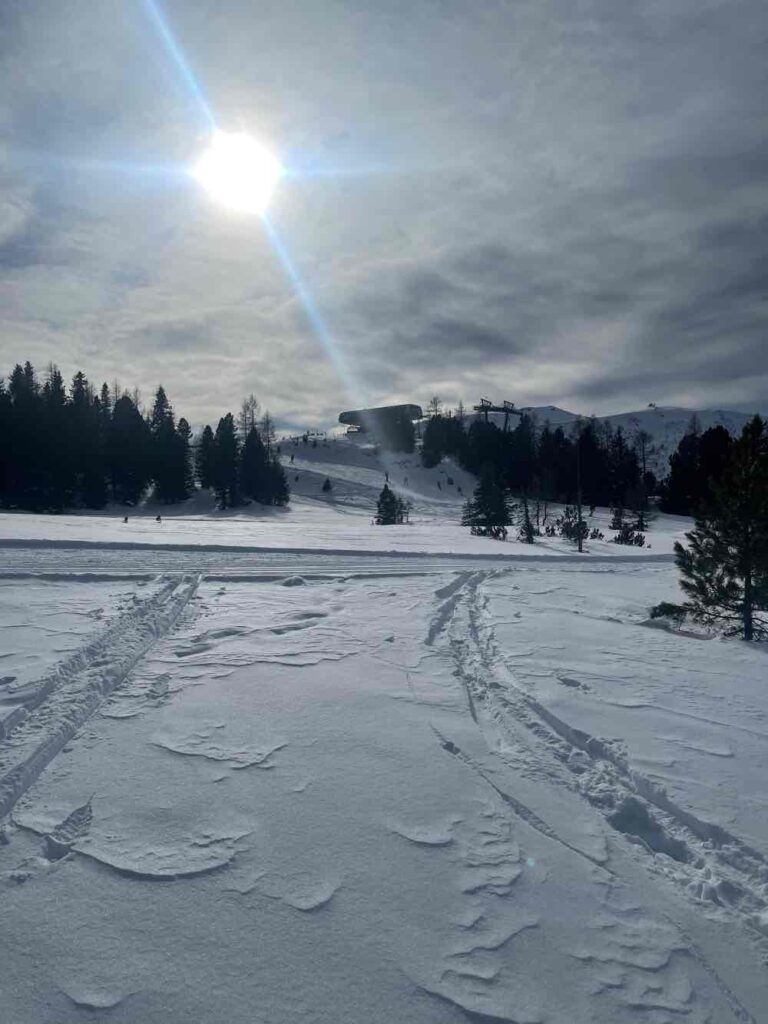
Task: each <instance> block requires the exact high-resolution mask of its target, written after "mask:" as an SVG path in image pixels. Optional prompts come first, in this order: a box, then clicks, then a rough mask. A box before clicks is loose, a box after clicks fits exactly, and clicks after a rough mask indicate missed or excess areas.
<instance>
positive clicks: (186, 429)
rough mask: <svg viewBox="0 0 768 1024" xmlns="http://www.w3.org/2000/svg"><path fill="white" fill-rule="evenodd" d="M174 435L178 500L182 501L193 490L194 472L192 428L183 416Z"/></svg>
mask: <svg viewBox="0 0 768 1024" xmlns="http://www.w3.org/2000/svg"><path fill="white" fill-rule="evenodd" d="M176 434H177V435H178V443H177V449H178V463H179V470H178V482H179V500H181V501H183V500H184V499H185V498H188V497H189V496H190V495H191V494H192V493H193V491H194V489H195V470H194V466H193V463H192V428H191V427H190V425H189V423H188V422H187V420H186V419H185V418H184V417H183V416H181V417H180V418H179V422H178V425H177V427H176Z"/></svg>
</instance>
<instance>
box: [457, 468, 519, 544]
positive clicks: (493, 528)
mask: <svg viewBox="0 0 768 1024" xmlns="http://www.w3.org/2000/svg"><path fill="white" fill-rule="evenodd" d="M515 508H516V506H514V505H513V504H512V501H511V499H510V497H509V494H508V492H507V491H505V490H504V489H503V488H502V487H501V485H500V484H499V483H498V481H497V480H496V478H495V477H494V475H493V473H492V472H491V471H490V470H489V469H486V470H484V471H483V473H482V475H481V477H480V481H479V483H478V485H477V487H476V488H475V490H474V494H473V495H472V497H471V498H470V499H469V500H468V501H467V503H466V505H465V506H464V511H463V513H462V517H461V525H462V526H469V527H470V528H471V532H472V533H473V534H474V535H475V536H478V537H493V538H494V539H495V540H506V539H507V532H508V531H507V527H508V526H510V525H511V523H512V516H513V513H514V511H515Z"/></svg>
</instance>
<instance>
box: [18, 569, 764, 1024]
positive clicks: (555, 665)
mask: <svg viewBox="0 0 768 1024" xmlns="http://www.w3.org/2000/svg"><path fill="white" fill-rule="evenodd" d="M126 557H127V556H126ZM378 561H379V562H381V561H382V560H381V559H379V560H378ZM376 563H377V560H376V559H375V558H371V564H370V572H369V573H367V574H366V573H364V572H362V571H360V565H359V560H358V562H357V563H355V572H350V573H346V572H345V567H344V561H343V559H338V560H337V574H336V575H335V576H334V575H333V574H328V573H324V574H322V575H321V576H316V577H315V576H311V575H307V576H306V577H300V576H296V575H292V574H290V572H286V573H284V574H283V576H282V578H281V577H280V575H279V574H276V576H275V578H274V579H271V580H270V579H268V578H262V577H258V576H254V577H253V578H252V579H250V580H248V581H239V582H233V581H224V580H222V579H218V580H215V579H206V578H202V579H200V578H199V577H197V576H184V577H180V576H179V575H174V576H171V577H161V578H159V579H157V580H155V581H154V582H152V583H150V584H144V585H143V586H139V585H138V584H135V592H134V595H133V598H132V599H131V600H127V599H126V597H125V588H126V586H128V584H126V583H121V584H120V586H119V587H118V586H117V584H115V583H107V582H104V583H101V584H98V583H88V584H87V586H86V585H85V584H82V583H79V584H73V583H71V582H59V583H53V582H49V583H47V584H46V585H45V586H46V590H45V592H44V594H45V595H47V601H48V606H47V608H46V607H43V605H44V604H45V599H44V594H43V592H42V591H41V590H40V589H39V588H40V586H41V585H40V584H35V586H36V587H38V590H36V591H35V596H36V601H37V603H36V605H35V613H34V617H33V618H32V617H31V621H30V622H29V623H28V625H27V626H25V633H29V632H30V631H31V630H34V628H35V625H36V624H37V625H38V626H39V627H40V628H42V627H43V625H44V623H45V622H46V621H47V620H46V617H45V615H46V613H47V612H49V611H50V612H52V611H54V610H56V609H57V608H60V607H61V606H62V605H64V604H67V606H68V607H71V605H72V602H73V601H75V596H76V594H75V591H74V590H73V589H72V588H73V586H74V587H77V586H80V587H81V588H82V587H85V589H82V590H81V591H79V598H78V600H79V602H80V605H81V607H80V611H81V612H83V613H86V612H89V611H93V610H94V609H95V608H97V607H105V606H106V605H105V602H107V601H108V600H111V601H112V602H113V605H114V607H113V608H112V611H113V617H112V619H111V622H110V623H109V625H107V626H101V627H99V626H98V624H96V626H94V628H93V629H91V630H88V631H86V632H85V633H84V634H83V636H82V637H81V641H80V642H81V643H82V645H83V646H82V647H81V648H80V650H81V656H80V660H79V661H78V660H77V656H76V655H73V654H72V653H71V652H70V651H69V649H67V650H65V651H64V652H63V658H64V660H63V662H62V666H61V670H60V671H59V672H58V673H53V674H51V670H50V668H49V666H48V665H47V664H46V666H45V669H46V672H47V676H46V678H48V679H49V680H50V679H53V683H51V685H50V686H49V687H48V691H47V692H46V693H45V694H44V695H43V696H42V697H41V699H40V701H39V702H37V703H36V704H35V706H31V705H30V707H29V709H28V711H27V714H26V717H25V718H24V720H23V721H21V722H20V724H18V726H17V727H16V728H15V729H14V730H13V731H12V732H11V733H10V736H9V738H8V739H6V740H5V742H4V743H3V744H2V763H1V764H0V777H2V778H3V779H5V780H6V783H5V788H4V789H3V790H2V791H3V792H4V794H5V799H6V802H7V803H8V804H12V803H14V801H15V805H14V806H13V810H12V815H11V817H10V818H9V819H6V831H5V836H6V840H7V842H6V843H5V844H4V845H0V908H1V909H2V921H3V924H2V930H1V933H0V934H1V937H0V947H2V950H1V955H2V982H1V983H0V1018H1V1019H2V1020H3V1021H9V1022H13V1024H68V1022H81V1021H92V1020H99V1021H102V1020H103V1021H115V1022H137V1021H141V1022H142V1024H161V1022H162V1024H168V1022H170V1024H176V1022H178V1024H182V1022H183V1024H189V1022H190V1021H194V1022H197V1024H214V1022H216V1024H218V1022H222V1021H226V1022H227V1024H262V1022H263V1024H287V1022H294V1021H308V1022H316V1024H392V1022H395V1021H396V1022H403V1024H406V1022H408V1024H433V1022H434V1024H437V1022H441V1024H443V1022H447V1024H450V1022H457V1024H458V1022H462V1021H472V1022H475V1024H480V1022H483V1024H484V1022H508V1024H509V1022H515V1024H517V1022H519V1024H534V1022H545V1021H550V1022H562V1024H582V1022H583V1024H587V1022H605V1024H620V1022H624V1021H643V1022H651V1024H662V1022H670V1024H671V1022H673V1021H674V1022H678V1021H681V1020H685V1021H691V1022H700V1024H703V1022H710V1024H727V1022H731V1021H739V1022H758V1021H765V1020H766V1019H768V985H767V984H766V973H765V955H766V951H767V947H766V939H767V937H768V913H766V903H767V902H768V816H767V815H766V809H767V808H766V802H767V801H768V797H766V793H765V787H764V780H765V777H766V770H767V769H768V719H767V718H766V714H767V713H768V688H767V687H766V685H765V684H766V678H767V670H768V661H766V655H765V652H764V651H761V650H759V649H757V648H748V647H746V646H744V645H741V644H737V643H724V642H720V641H717V640H703V639H698V638H693V637H686V636H680V635H676V634H673V633H668V632H665V631H663V630H658V629H652V628H650V627H649V626H648V625H647V624H646V623H645V621H644V620H645V619H646V616H647V608H648V606H649V605H650V604H651V603H654V602H655V601H658V600H661V599H674V598H675V596H676V583H675V573H674V569H673V568H672V567H671V566H670V565H662V564H654V563H648V562H646V563H642V562H635V563H633V564H628V563H614V564H592V565H590V564H586V563H582V564H574V563H571V562H563V561H555V560H553V561H552V562H550V563H549V564H520V565H518V566H515V567H512V568H506V569H502V570H498V569H494V568H493V567H490V566H488V564H487V563H485V564H484V563H478V565H477V567H475V568H468V569H466V570H462V571H449V570H446V569H444V568H440V569H439V571H435V570H432V569H430V567H429V565H428V564H427V563H426V560H425V561H424V563H423V564H422V563H419V562H417V561H415V560H408V559H404V560H403V567H402V569H401V571H400V572H395V571H394V570H390V569H389V568H388V572H387V574H385V575H380V576H378V577H377V576H376V575H373V574H374V573H375V571H376V567H377V566H376ZM388 564H389V563H387V565H388ZM28 585H29V584H28V583H27V582H24V583H22V582H20V581H13V580H8V581H7V582H5V583H2V584H0V593H1V594H3V597H4V600H5V602H6V606H7V605H12V604H17V605H18V604H19V603H21V601H22V591H21V588H22V587H26V586H28ZM99 587H102V588H103V592H102V594H101V595H99V594H98V593H97V591H98V588H99ZM89 588H90V589H89ZM73 595H74V596H73ZM110 595H112V597H110ZM114 595H119V597H115V596H114ZM116 602H118V603H116ZM84 621H87V622H90V621H91V619H87V618H86V619H85V620H84ZM7 632H8V631H5V635H7ZM73 658H74V660H73ZM89 716H90V717H89ZM77 729H79V731H77V732H76V730H77ZM51 737H54V738H56V743H55V745H56V746H57V751H55V752H54V754H55V756H54V755H52V756H51V757H50V758H49V759H48V761H46V760H45V758H43V759H42V760H35V758H36V752H38V751H40V750H41V749H46V750H48V752H49V753H50V741H51ZM46 745H48V746H46ZM19 765H22V766H23V768H22V771H21V773H20V774H19V772H18V771H16V775H15V776H14V775H13V772H14V771H15V770H16V769H17V767H18V766H19ZM46 765H47V767H46ZM9 777H10V778H11V780H12V781H13V780H14V779H15V783H14V784H13V785H12V786H11V788H10V790H9V788H8V784H7V780H8V778H9ZM0 788H2V787H0ZM9 793H10V795H9Z"/></svg>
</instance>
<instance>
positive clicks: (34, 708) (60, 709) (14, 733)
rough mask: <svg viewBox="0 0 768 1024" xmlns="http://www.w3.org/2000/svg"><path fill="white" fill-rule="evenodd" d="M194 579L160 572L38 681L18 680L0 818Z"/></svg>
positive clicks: (170, 622) (180, 603)
mask: <svg viewBox="0 0 768 1024" xmlns="http://www.w3.org/2000/svg"><path fill="white" fill-rule="evenodd" d="M199 582H200V577H199V576H193V577H191V578H190V577H185V578H182V579H181V580H180V579H178V578H176V577H174V578H171V579H166V580H163V581H162V582H161V583H160V586H159V589H158V590H157V591H156V592H155V593H154V594H152V595H151V596H150V597H148V598H146V599H145V600H143V601H140V600H138V599H136V598H134V607H132V608H131V609H129V610H128V611H127V612H125V613H124V614H123V615H121V616H119V617H118V618H117V619H116V620H115V621H114V622H113V623H111V624H110V625H109V626H108V627H107V628H106V629H105V630H104V631H103V632H102V633H100V634H99V635H98V636H96V637H95V638H94V639H92V640H90V641H89V642H88V643H87V644H85V645H84V646H83V647H82V648H80V650H79V651H77V652H76V653H75V654H73V655H72V656H71V657H69V658H67V659H66V660H65V661H64V662H62V663H61V664H60V665H59V666H57V667H56V668H55V669H54V670H53V671H52V672H51V673H49V675H48V676H46V677H45V678H44V679H42V680H41V681H40V682H39V683H38V684H37V685H32V686H27V687H24V689H23V691H22V692H20V704H19V707H18V709H17V710H16V712H15V715H14V719H13V721H12V723H11V724H10V726H9V725H8V724H6V728H5V734H4V737H0V740H2V743H0V818H3V817H4V816H5V815H7V814H8V813H9V812H10V811H11V809H12V808H13V806H14V804H15V803H16V801H17V800H18V799H19V797H20V796H22V794H23V793H25V792H26V791H27V790H28V789H29V787H30V786H31V785H32V784H33V783H34V782H35V780H36V779H37V778H38V777H39V775H40V774H41V772H42V771H43V770H44V769H45V768H46V766H47V765H48V764H49V763H50V762H51V761H52V760H53V758H54V757H55V756H56V755H57V754H58V753H59V751H60V750H61V749H62V748H63V747H64V746H65V745H66V744H67V743H68V742H69V741H70V740H71V739H72V737H73V736H74V735H75V733H76V732H77V731H78V729H80V727H81V726H82V725H83V724H84V723H85V722H86V721H87V719H88V718H90V716H91V715H92V714H93V712H94V711H95V710H96V709H97V708H98V707H99V705H100V704H101V703H102V702H103V701H104V700H105V699H106V698H107V697H108V696H109V695H110V694H111V693H112V692H113V691H114V690H115V689H116V688H117V687H118V686H120V685H121V684H122V683H123V682H124V681H125V680H126V678H127V677H128V675H129V674H130V672H131V671H132V669H133V668H134V666H135V665H136V664H137V663H138V662H139V661H140V660H141V658H143V657H144V656H145V655H146V654H147V652H148V651H149V650H150V648H151V647H152V646H153V645H154V644H155V643H156V642H157V641H158V640H159V639H160V638H161V637H163V636H165V635H166V634H167V633H168V632H169V631H170V630H171V629H172V628H173V626H174V625H175V623H176V622H177V621H178V620H179V618H180V616H181V615H182V613H183V612H184V610H185V609H186V608H187V606H188V605H189V602H190V601H191V599H192V598H193V597H194V595H195V593H196V591H197V588H198V585H199ZM7 721H8V720H6V722H7Z"/></svg>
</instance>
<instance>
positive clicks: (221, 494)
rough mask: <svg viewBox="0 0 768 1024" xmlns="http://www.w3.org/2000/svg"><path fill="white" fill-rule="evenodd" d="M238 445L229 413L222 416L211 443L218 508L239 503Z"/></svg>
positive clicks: (232, 420) (230, 506)
mask: <svg viewBox="0 0 768 1024" xmlns="http://www.w3.org/2000/svg"><path fill="white" fill-rule="evenodd" d="M239 448H240V446H239V443H238V439H237V434H236V433H235V421H234V418H233V416H232V413H231V412H228V413H227V415H226V416H222V418H221V419H220V420H219V424H218V426H217V427H216V434H215V436H214V441H213V488H214V491H215V492H216V500H217V501H218V503H219V508H233V507H234V506H235V505H237V504H238V503H239V500H240V494H239V480H238V476H239V472H238V471H239V468H240V467H239V461H240V459H239V456H240V451H239Z"/></svg>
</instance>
